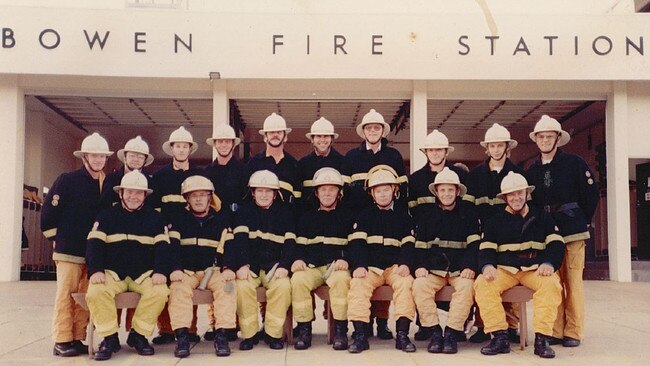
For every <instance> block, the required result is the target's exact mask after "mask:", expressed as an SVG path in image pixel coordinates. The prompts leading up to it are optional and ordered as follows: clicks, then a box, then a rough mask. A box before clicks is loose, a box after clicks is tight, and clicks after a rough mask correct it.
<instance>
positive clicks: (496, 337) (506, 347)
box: [481, 330, 510, 356]
mask: <svg viewBox="0 0 650 366" xmlns="http://www.w3.org/2000/svg"><path fill="white" fill-rule="evenodd" d="M492 336H493V337H492V340H491V341H490V344H488V345H487V346H485V347H483V348H481V353H482V354H484V355H487V356H493V355H497V354H499V353H510V342H509V341H508V332H507V331H505V330H498V331H496V332H492Z"/></svg>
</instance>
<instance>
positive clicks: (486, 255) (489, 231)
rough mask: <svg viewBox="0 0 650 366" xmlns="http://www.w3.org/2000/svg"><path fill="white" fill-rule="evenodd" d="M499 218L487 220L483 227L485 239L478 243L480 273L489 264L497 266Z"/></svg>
mask: <svg viewBox="0 0 650 366" xmlns="http://www.w3.org/2000/svg"><path fill="white" fill-rule="evenodd" d="M497 226H498V222H497V220H494V219H490V220H487V222H486V223H485V226H484V227H483V228H484V229H483V239H482V240H481V241H480V243H479V245H478V249H479V250H478V268H477V269H478V273H482V272H483V267H485V266H487V265H493V266H494V267H496V266H497V248H498V244H497V238H498V237H497V232H498V230H499V228H498V227H497Z"/></svg>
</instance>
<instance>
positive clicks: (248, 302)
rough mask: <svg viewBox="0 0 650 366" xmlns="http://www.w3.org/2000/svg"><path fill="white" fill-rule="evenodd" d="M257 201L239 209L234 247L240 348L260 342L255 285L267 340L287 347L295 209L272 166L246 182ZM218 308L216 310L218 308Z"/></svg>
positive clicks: (272, 344) (277, 346)
mask: <svg viewBox="0 0 650 366" xmlns="http://www.w3.org/2000/svg"><path fill="white" fill-rule="evenodd" d="M248 186H249V187H250V190H251V195H252V196H253V202H251V203H249V204H245V205H243V206H242V207H241V209H239V210H237V212H236V213H235V218H234V220H233V227H234V229H233V235H234V239H233V240H234V241H233V246H234V247H235V250H237V251H238V253H239V256H240V257H239V258H240V260H239V264H238V268H239V269H238V270H237V316H238V318H239V327H240V328H241V334H242V338H244V340H242V341H241V343H240V344H239V349H240V350H242V351H248V350H251V349H252V348H253V346H254V345H255V344H256V343H257V338H256V337H255V336H256V334H257V332H258V331H259V320H258V302H257V288H258V287H259V286H263V287H264V288H266V298H267V305H266V316H265V321H264V330H265V332H266V336H265V342H266V343H267V344H268V345H269V347H270V348H271V349H283V348H284V343H283V341H282V329H283V326H284V321H285V319H286V316H287V310H288V309H289V306H291V283H290V281H289V277H288V275H289V268H290V267H291V259H292V258H293V254H292V251H293V249H294V247H295V245H296V234H295V233H294V229H293V226H294V225H293V213H292V212H291V209H290V208H289V207H288V205H285V204H283V202H281V200H280V199H278V200H277V201H276V198H278V195H280V192H279V191H280V182H279V179H278V177H277V176H276V175H275V174H273V173H272V172H270V171H268V170H260V171H257V172H255V173H253V174H252V175H251V177H250V180H249V182H248ZM217 311H218V309H217Z"/></svg>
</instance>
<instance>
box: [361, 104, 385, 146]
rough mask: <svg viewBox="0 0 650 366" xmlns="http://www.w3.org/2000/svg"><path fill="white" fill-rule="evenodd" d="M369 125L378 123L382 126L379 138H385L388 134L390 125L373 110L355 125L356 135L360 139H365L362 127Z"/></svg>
mask: <svg viewBox="0 0 650 366" xmlns="http://www.w3.org/2000/svg"><path fill="white" fill-rule="evenodd" d="M371 123H379V124H381V125H382V126H384V130H383V131H382V132H383V133H382V135H381V137H386V136H388V134H389V133H390V125H389V124H388V123H386V122H385V121H384V116H382V115H381V114H379V112H377V111H375V110H374V109H371V110H370V112H368V113H366V115H365V116H363V119H362V120H361V123H359V124H358V125H357V135H359V136H360V137H361V138H362V139H365V138H366V137H365V136H364V134H363V126H365V125H369V124H371Z"/></svg>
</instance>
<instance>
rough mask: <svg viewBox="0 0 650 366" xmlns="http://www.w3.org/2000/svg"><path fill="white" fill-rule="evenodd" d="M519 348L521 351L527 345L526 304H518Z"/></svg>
mask: <svg viewBox="0 0 650 366" xmlns="http://www.w3.org/2000/svg"><path fill="white" fill-rule="evenodd" d="M519 309H520V310H519V311H520V312H521V314H520V315H519V347H520V348H521V350H522V351H523V350H524V348H525V347H526V346H527V345H528V315H527V313H526V302H520V303H519Z"/></svg>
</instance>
